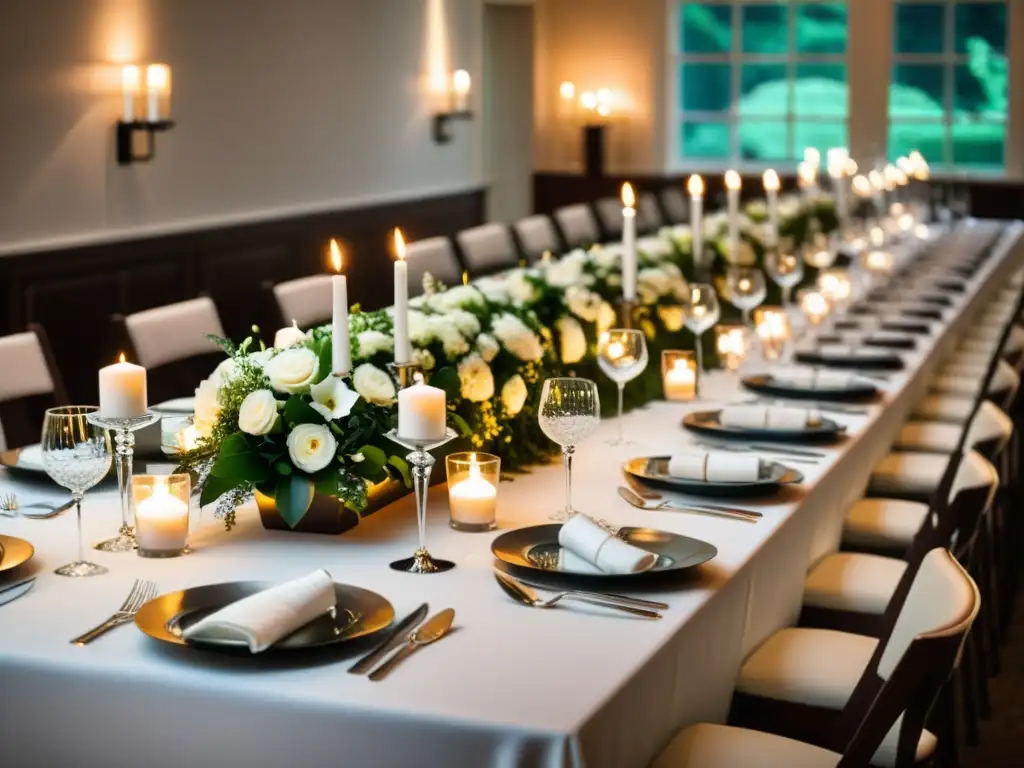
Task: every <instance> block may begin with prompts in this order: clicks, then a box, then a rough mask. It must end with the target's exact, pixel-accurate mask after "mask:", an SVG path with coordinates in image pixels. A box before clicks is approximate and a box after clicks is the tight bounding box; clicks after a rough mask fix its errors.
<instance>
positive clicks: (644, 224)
mask: <svg viewBox="0 0 1024 768" xmlns="http://www.w3.org/2000/svg"><path fill="white" fill-rule="evenodd" d="M663 226H665V217H664V216H663V215H662V213H661V206H660V205H658V196H657V195H656V194H654V193H653V192H641V193H640V197H639V198H637V201H636V231H637V232H639V233H641V234H650V233H653V232H657V231H658V230H659V229H661V228H662V227H663Z"/></svg>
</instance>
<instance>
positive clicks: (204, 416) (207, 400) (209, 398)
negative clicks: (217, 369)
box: [192, 377, 220, 437]
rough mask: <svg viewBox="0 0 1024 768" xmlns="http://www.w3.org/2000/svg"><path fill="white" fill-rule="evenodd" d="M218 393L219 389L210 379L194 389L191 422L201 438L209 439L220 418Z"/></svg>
mask: <svg viewBox="0 0 1024 768" xmlns="http://www.w3.org/2000/svg"><path fill="white" fill-rule="evenodd" d="M219 393H220V387H218V386H217V382H216V381H214V380H213V378H212V377H211V378H209V379H205V380H204V381H201V382H199V386H198V387H197V388H196V402H195V409H196V412H195V415H194V416H193V418H192V422H193V423H194V424H195V426H196V431H197V432H198V433H199V434H200V436H202V437H209V435H210V433H211V432H212V431H213V428H214V426H216V424H217V419H218V418H219V417H220V401H219V400H218V395H219Z"/></svg>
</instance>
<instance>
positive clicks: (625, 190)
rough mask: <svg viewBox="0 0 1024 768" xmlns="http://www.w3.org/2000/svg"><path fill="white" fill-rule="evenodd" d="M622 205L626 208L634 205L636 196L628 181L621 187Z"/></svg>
mask: <svg viewBox="0 0 1024 768" xmlns="http://www.w3.org/2000/svg"><path fill="white" fill-rule="evenodd" d="M622 204H623V205H624V206H626V207H627V208H632V207H633V206H634V205H636V195H635V194H634V193H633V185H632V184H630V183H629V182H628V181H627V182H626V183H625V184H623V185H622Z"/></svg>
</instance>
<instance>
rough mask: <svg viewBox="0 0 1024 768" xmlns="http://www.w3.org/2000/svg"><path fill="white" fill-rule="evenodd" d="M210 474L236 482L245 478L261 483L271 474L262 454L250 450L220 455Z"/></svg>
mask: <svg viewBox="0 0 1024 768" xmlns="http://www.w3.org/2000/svg"><path fill="white" fill-rule="evenodd" d="M210 474H211V475H212V476H214V477H220V478H223V479H225V480H233V481H235V482H236V483H237V482H240V481H243V480H244V481H248V482H250V483H259V482H262V481H263V480H266V479H267V477H268V476H269V475H270V467H269V465H268V464H267V462H266V460H265V459H264V458H263V457H262V456H260V455H259V454H258V453H255V452H253V451H250V452H248V453H236V454H234V455H231V456H224V455H221V456H218V457H217V461H215V462H214V464H213V468H212V469H210Z"/></svg>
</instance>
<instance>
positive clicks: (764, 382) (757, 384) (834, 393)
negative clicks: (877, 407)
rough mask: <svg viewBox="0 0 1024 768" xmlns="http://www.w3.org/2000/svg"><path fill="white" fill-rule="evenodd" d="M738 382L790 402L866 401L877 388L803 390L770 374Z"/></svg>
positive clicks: (868, 385) (865, 384) (855, 385)
mask: <svg viewBox="0 0 1024 768" xmlns="http://www.w3.org/2000/svg"><path fill="white" fill-rule="evenodd" d="M740 381H741V382H742V384H743V386H744V387H746V388H747V389H749V390H750V391H752V392H757V393H758V394H763V395H768V396H770V397H782V398H788V399H791V400H839V401H844V400H867V399H869V398H872V397H874V396H875V395H877V394H878V388H877V387H875V386H874V385H873V384H871V383H870V382H867V381H865V382H854V383H853V386H850V387H847V388H846V389H803V388H799V387H794V386H792V385H789V384H780V383H778V382H776V381H775V380H774V379H773V378H772V376H771V375H770V374H767V375H759V376H744V377H743V378H742V379H741V380H740Z"/></svg>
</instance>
